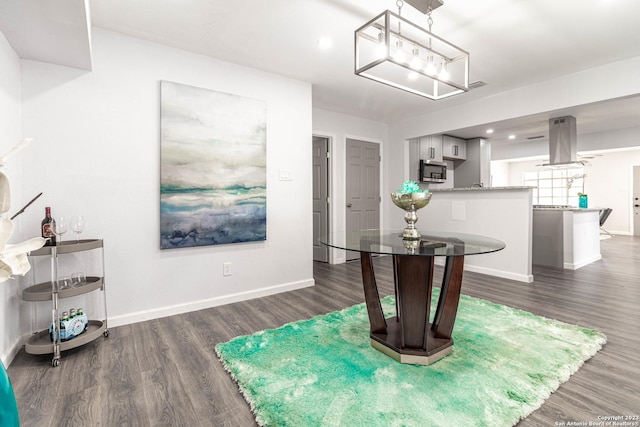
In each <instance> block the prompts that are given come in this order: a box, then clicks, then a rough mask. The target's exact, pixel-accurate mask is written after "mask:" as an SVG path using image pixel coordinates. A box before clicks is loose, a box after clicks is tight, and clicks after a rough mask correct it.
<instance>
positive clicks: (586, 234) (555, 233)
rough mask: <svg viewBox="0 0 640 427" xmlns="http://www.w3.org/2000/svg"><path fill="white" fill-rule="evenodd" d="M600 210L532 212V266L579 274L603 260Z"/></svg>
mask: <svg viewBox="0 0 640 427" xmlns="http://www.w3.org/2000/svg"><path fill="white" fill-rule="evenodd" d="M599 212H600V209H598V208H574V207H534V208H533V263H534V264H537V265H546V266H548V267H556V268H564V269H567V270H577V269H578V268H580V267H584V266H585V265H587V264H590V263H592V262H594V261H597V260H599V259H601V258H602V256H601V255H600V213H599Z"/></svg>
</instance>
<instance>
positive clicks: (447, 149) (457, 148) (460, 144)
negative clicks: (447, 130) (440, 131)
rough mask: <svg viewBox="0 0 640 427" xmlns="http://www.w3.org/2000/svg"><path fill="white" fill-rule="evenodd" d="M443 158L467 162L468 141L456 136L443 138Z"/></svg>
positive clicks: (444, 136)
mask: <svg viewBox="0 0 640 427" xmlns="http://www.w3.org/2000/svg"><path fill="white" fill-rule="evenodd" d="M442 157H443V158H445V159H448V160H466V158H467V141H465V140H464V139H460V138H456V137H454V136H449V135H443V136H442Z"/></svg>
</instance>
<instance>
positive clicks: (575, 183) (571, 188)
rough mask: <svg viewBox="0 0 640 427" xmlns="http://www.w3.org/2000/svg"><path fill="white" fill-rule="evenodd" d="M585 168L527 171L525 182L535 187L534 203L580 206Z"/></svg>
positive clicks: (524, 175)
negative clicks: (579, 198)
mask: <svg viewBox="0 0 640 427" xmlns="http://www.w3.org/2000/svg"><path fill="white" fill-rule="evenodd" d="M585 176H586V175H585V174H584V169H583V168H577V169H546V170H541V171H535V172H525V173H524V174H523V177H522V181H523V184H524V185H526V186H530V187H535V188H534V189H533V204H534V205H570V206H578V193H584V178H585Z"/></svg>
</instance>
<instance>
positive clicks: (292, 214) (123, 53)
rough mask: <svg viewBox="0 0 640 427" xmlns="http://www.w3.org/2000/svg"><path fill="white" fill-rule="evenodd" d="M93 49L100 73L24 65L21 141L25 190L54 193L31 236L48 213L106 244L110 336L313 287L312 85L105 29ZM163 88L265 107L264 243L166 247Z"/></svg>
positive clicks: (30, 225)
mask: <svg viewBox="0 0 640 427" xmlns="http://www.w3.org/2000/svg"><path fill="white" fill-rule="evenodd" d="M92 41H93V49H92V51H93V60H94V62H93V71H92V72H86V71H80V70H76V69H70V68H65V67H60V66H56V65H51V64H45V63H41V62H35V61H23V74H22V80H23V86H22V97H23V98H22V101H23V104H22V112H23V133H25V134H29V135H33V136H34V137H35V138H36V141H37V149H34V150H30V151H29V152H28V153H25V164H26V165H27V166H28V168H27V169H28V170H26V171H25V174H24V177H23V182H22V189H23V194H25V197H26V196H28V195H32V194H34V193H37V192H39V191H43V192H44V195H43V197H42V198H41V200H39V201H38V202H37V204H35V205H34V206H33V208H32V209H30V210H29V211H28V212H27V214H25V218H24V219H23V225H24V230H25V233H27V232H29V233H31V234H33V232H34V231H35V230H38V229H39V224H40V221H41V219H42V216H43V212H44V207H45V206H51V207H52V211H53V214H54V216H55V215H66V216H70V215H73V214H82V215H84V216H85V218H86V223H87V226H86V231H85V232H84V233H83V235H82V237H83V238H103V239H104V241H105V258H106V259H105V264H106V266H105V267H106V282H107V290H108V311H109V322H110V326H116V325H119V324H125V323H130V322H135V321H139V320H144V319H148V318H153V317H160V316H165V315H170V314H174V313H178V312H184V311H189V310H194V309H199V308H202V307H208V306H214V305H219V304H224V303H228V302H233V301H237V300H241V299H247V298H251V297H257V296H262V295H267V294H271V293H277V292H282V291H285V290H290V289H296V288H299V287H304V286H310V285H312V284H313V264H312V216H311V211H312V200H311V178H312V176H311V134H312V121H311V117H312V116H311V86H310V84H308V83H303V82H299V81H294V80H290V79H286V78H282V77H278V76H275V75H272V74H267V73H263V72H259V71H256V70H253V69H249V68H245V67H240V66H237V65H233V64H229V63H225V62H221V61H218V60H215V59H212V58H209V57H205V56H201V55H196V54H192V53H188V52H185V51H181V50H177V49H173V48H168V47H165V46H162V45H158V44H154V43H149V42H146V41H143V40H140V39H136V38H131V37H127V36H123V35H119V34H116V33H112V32H109V31H105V30H102V29H97V28H94V31H93V36H92ZM161 80H169V81H174V82H178V83H183V84H188V85H192V86H197V87H202V88H207V89H212V90H217V91H222V92H226V93H232V94H237V95H240V96H246V97H252V98H256V99H262V100H265V101H266V103H267V240H266V242H253V243H243V244H231V245H219V246H207V247H198V248H187V249H175V250H160V249H159V247H160V244H159V205H160V203H159V191H160V189H159V161H160V159H159V153H160V147H159V140H160V138H159V129H160V123H159V113H160V112H159V105H160V104H159V100H160V99H159V95H160V81H161ZM280 169H285V170H288V171H290V173H291V176H292V177H293V180H292V181H279V180H278V171H279V170H280ZM66 238H71V236H68V237H67V236H66ZM223 262H231V263H232V275H231V276H229V277H223V276H222V264H223ZM247 315H251V314H250V313H247ZM23 332H28V331H24V330H23Z"/></svg>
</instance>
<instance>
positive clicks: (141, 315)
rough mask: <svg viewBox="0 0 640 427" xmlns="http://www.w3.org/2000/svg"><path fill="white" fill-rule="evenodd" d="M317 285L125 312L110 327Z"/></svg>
mask: <svg viewBox="0 0 640 427" xmlns="http://www.w3.org/2000/svg"><path fill="white" fill-rule="evenodd" d="M313 285H315V281H314V280H313V279H308V280H300V281H297V282H291V283H285V284H282V285H276V286H269V287H266V288H260V289H253V290H251V291H246V292H238V293H235V294H230V295H223V296H219V297H215V298H210V299H206V300H200V301H194V302H189V303H184V304H176V305H171V306H167V307H159V308H156V309H153V310H145V311H138V312H136V313H129V314H124V315H121V316H113V317H109V319H108V321H109V327H115V326H122V325H129V324H132V323H138V322H144V321H145V320H152V319H159V318H161V317H168V316H173V315H176V314H182V313H188V312H191V311H197V310H204V309H206V308H211V307H217V306H220V305H225V304H231V303H234V302H240V301H247V300H250V299H254V298H261V297H265V296H269V295H274V294H279V293H282V292H288V291H293V290H296V289H302V288H308V287H310V286H313Z"/></svg>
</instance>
